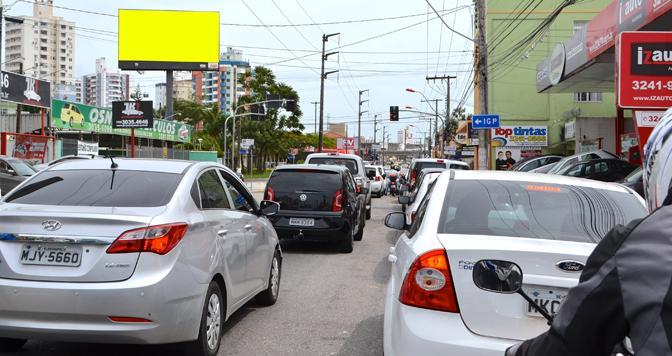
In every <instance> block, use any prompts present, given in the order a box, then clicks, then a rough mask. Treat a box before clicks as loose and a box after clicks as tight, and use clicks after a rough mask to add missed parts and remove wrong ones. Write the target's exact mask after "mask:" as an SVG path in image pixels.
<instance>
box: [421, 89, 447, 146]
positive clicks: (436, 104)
mask: <svg viewBox="0 0 672 356" xmlns="http://www.w3.org/2000/svg"><path fill="white" fill-rule="evenodd" d="M430 101H433V102H434V136H433V137H434V139H435V140H436V142H435V143H434V144H435V145H438V144H439V139H438V138H437V136H438V135H439V101H443V99H430V100H424V99H423V100H420V102H422V103H429V102H430ZM429 135H430V139H429V147H433V146H432V136H431V135H432V122H431V121H430V122H429ZM441 141H443V140H441ZM432 152H434V150H432ZM441 155H442V154H440V155H439V157H441Z"/></svg>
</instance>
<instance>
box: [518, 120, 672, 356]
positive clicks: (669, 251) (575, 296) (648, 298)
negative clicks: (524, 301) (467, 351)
mask: <svg viewBox="0 0 672 356" xmlns="http://www.w3.org/2000/svg"><path fill="white" fill-rule="evenodd" d="M671 134H672V109H670V110H668V111H667V112H666V113H665V115H664V116H663V118H662V119H661V120H660V121H659V122H658V125H657V126H656V128H655V129H654V130H653V133H652V134H651V136H650V138H649V140H648V141H647V143H646V145H645V147H644V167H643V169H644V191H645V196H646V202H647V205H648V208H649V211H650V213H651V214H650V215H649V216H648V217H646V218H644V219H640V220H635V221H633V222H631V223H630V224H629V225H628V226H625V227H624V226H618V227H616V228H614V229H613V230H612V231H611V232H609V233H608V234H607V236H605V237H604V239H602V241H601V242H600V243H599V244H598V245H597V247H596V248H595V250H594V251H593V253H592V254H591V255H590V257H589V258H588V261H587V263H586V268H585V269H584V270H583V273H582V274H581V278H580V279H579V284H578V285H577V286H576V287H575V288H572V289H571V290H570V291H569V294H568V295H567V299H566V300H565V301H564V303H563V305H562V308H560V311H559V312H558V314H557V315H556V316H555V319H554V320H553V324H552V325H551V328H550V330H549V331H547V332H545V333H543V334H541V335H539V336H538V337H536V338H534V339H531V340H527V341H525V342H523V343H521V344H518V345H515V346H512V347H511V348H509V349H508V350H507V351H506V356H532V355H535V356H555V355H568V356H603V355H604V356H607V355H610V354H611V353H612V350H613V349H614V346H616V345H618V344H619V343H621V342H622V341H623V340H624V339H625V338H626V337H629V339H630V341H631V343H632V349H633V351H634V354H635V355H637V356H640V355H641V356H665V355H672V263H671V262H672V206H670V203H672V194H670V187H671V180H672V137H670V135H671Z"/></svg>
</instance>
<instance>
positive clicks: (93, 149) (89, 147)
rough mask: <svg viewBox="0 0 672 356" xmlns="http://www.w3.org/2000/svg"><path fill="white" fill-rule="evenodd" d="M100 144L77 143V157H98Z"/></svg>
mask: <svg viewBox="0 0 672 356" xmlns="http://www.w3.org/2000/svg"><path fill="white" fill-rule="evenodd" d="M98 149H99V148H98V142H84V141H77V155H78V156H82V155H85V156H89V155H94V156H98Z"/></svg>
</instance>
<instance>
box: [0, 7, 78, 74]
mask: <svg viewBox="0 0 672 356" xmlns="http://www.w3.org/2000/svg"><path fill="white" fill-rule="evenodd" d="M19 18H21V19H23V23H16V22H10V21H6V22H5V33H4V36H3V39H4V40H5V58H4V60H3V62H4V63H5V64H4V68H3V69H4V70H7V71H9V72H15V73H19V72H23V73H25V74H27V75H28V76H31V77H35V78H38V79H42V80H46V81H49V82H51V83H52V84H74V83H75V79H74V73H75V72H74V69H73V68H74V67H75V30H74V26H75V23H74V22H70V21H65V20H63V18H61V17H57V16H54V15H53V0H35V1H34V4H33V16H22V17H19Z"/></svg>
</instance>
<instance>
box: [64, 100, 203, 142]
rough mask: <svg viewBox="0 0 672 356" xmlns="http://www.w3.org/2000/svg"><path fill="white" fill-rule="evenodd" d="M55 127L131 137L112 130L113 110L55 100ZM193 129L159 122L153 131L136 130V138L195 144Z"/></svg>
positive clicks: (120, 130)
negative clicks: (192, 134) (193, 141)
mask: <svg viewBox="0 0 672 356" xmlns="http://www.w3.org/2000/svg"><path fill="white" fill-rule="evenodd" d="M51 110H52V111H51V112H52V123H51V124H52V126H53V127H55V128H57V129H62V130H72V131H87V132H97V133H101V134H111V135H121V136H130V135H131V130H130V129H115V128H113V127H112V109H110V108H99V107H95V106H88V105H83V104H79V103H71V102H68V101H63V100H57V99H54V100H52V105H51ZM191 132H192V127H191V125H187V124H184V123H181V122H177V121H170V120H162V119H155V120H154V123H153V125H152V128H148V129H136V130H135V137H139V138H150V139H154V140H163V141H173V142H191Z"/></svg>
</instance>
